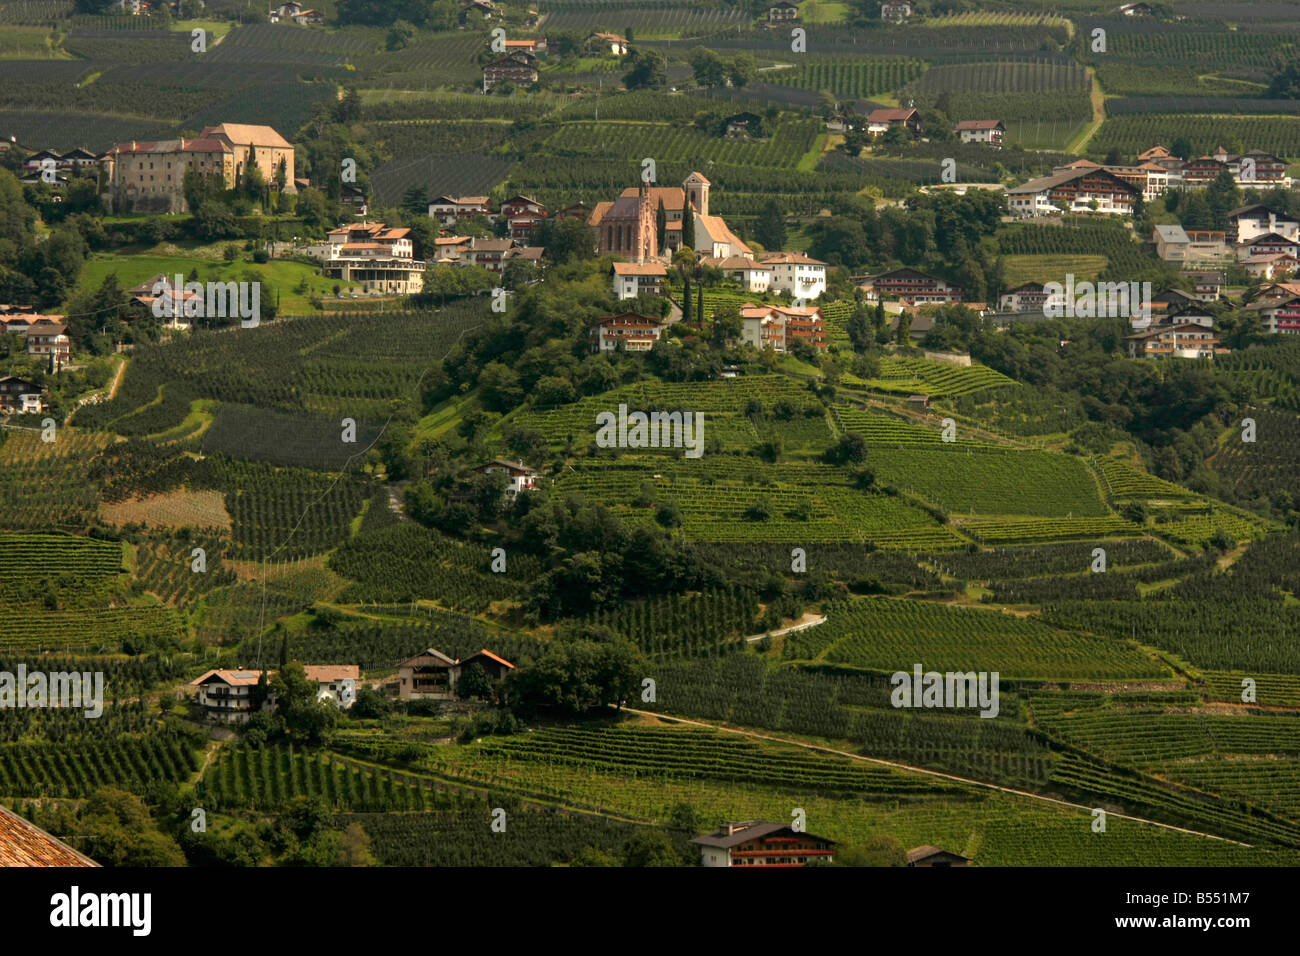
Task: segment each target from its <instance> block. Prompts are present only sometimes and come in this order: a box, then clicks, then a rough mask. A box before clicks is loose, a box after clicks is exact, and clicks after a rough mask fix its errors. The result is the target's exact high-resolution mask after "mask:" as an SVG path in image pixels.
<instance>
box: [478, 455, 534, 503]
mask: <svg viewBox="0 0 1300 956" xmlns="http://www.w3.org/2000/svg"><path fill="white" fill-rule="evenodd" d="M474 470H475V471H476V472H478V473H479V474H480V475H505V476H506V479H507V481H508V484H507V485H506V495H507V496H508V497H511V498H513V497H514V496H515V495H517V494H520V493H521V492H524V491H532V490H533V489H534V488H535V487H537V472H536V471H534V470H533V469H531V468H529V467H528V466H527V465H525V464H524V463H523V462H522V461H506V460H505V459H504V458H494V459H493V460H492V461H490V462H488V463H487V464H486V465H479V466H478V467H477V468H475V469H474Z"/></svg>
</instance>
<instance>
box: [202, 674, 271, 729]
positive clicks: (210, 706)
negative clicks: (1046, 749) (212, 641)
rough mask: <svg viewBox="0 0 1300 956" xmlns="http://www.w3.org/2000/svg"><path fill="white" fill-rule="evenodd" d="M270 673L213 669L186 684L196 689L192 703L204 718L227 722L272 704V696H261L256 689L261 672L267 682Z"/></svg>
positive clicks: (242, 719)
mask: <svg viewBox="0 0 1300 956" xmlns="http://www.w3.org/2000/svg"><path fill="white" fill-rule="evenodd" d="M271 673H272V672H271V671H260V670H226V669H225V668H214V669H213V670H210V671H208V672H207V673H206V674H204V675H202V676H201V677H197V678H195V679H194V680H192V681H190V686H191V687H195V688H197V689H198V692H197V694H196V696H195V703H196V704H197V706H198V708H199V711H200V712H201V713H202V714H203V715H204V716H205V717H206V718H207V719H208V720H216V721H220V722H222V723H228V724H234V723H243V722H244V721H246V720H248V718H249V717H251V716H252V715H253V714H254V712H256V711H258V710H261V709H262V707H264V706H266V705H268V704H270V705H272V706H273V705H274V699H273V698H272V697H271V696H270V695H269V693H268V695H267V696H266V697H263V695H262V694H261V693H260V692H259V690H258V684H259V682H260V681H261V679H262V675H263V674H265V675H266V679H267V681H270V679H271Z"/></svg>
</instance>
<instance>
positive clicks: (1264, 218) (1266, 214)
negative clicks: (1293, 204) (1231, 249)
mask: <svg viewBox="0 0 1300 956" xmlns="http://www.w3.org/2000/svg"><path fill="white" fill-rule="evenodd" d="M1228 230H1229V232H1231V233H1232V238H1233V241H1234V242H1250V241H1251V240H1252V239H1255V238H1258V237H1259V236H1267V235H1269V234H1270V233H1275V234H1277V235H1279V236H1282V237H1283V238H1285V239H1292V240H1296V239H1300V222H1297V221H1296V220H1294V219H1292V218H1291V217H1290V216H1288V215H1287V214H1286V213H1284V212H1281V211H1279V210H1277V209H1274V208H1273V207H1272V206H1265V205H1263V204H1262V203H1256V204H1254V205H1252V206H1241V207H1239V208H1237V209H1234V210H1232V211H1231V212H1230V213H1228Z"/></svg>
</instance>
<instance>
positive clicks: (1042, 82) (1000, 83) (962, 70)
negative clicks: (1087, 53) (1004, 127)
mask: <svg viewBox="0 0 1300 956" xmlns="http://www.w3.org/2000/svg"><path fill="white" fill-rule="evenodd" d="M912 89H913V90H915V91H916V92H918V93H940V92H943V91H945V90H950V91H952V92H956V93H1021V94H1023V93H1028V94H1039V93H1055V92H1062V91H1064V92H1079V91H1086V90H1087V89H1088V72H1087V70H1086V69H1085V68H1084V67H1083V66H1081V65H1080V64H1079V63H1078V62H1077V61H1075V60H1066V59H1060V60H1057V59H1043V60H1038V59H1034V60H1030V61H1027V62H1026V61H1019V60H1000V61H998V62H994V63H963V64H961V65H960V66H936V67H933V68H931V69H929V70H927V71H926V72H925V73H924V74H922V75H921V76H920V77H919V78H918V79H917V80H915V82H913V84H912Z"/></svg>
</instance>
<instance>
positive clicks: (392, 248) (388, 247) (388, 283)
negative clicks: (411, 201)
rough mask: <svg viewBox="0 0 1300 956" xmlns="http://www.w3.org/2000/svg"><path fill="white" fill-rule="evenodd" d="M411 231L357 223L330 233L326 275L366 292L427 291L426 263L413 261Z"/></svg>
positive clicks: (368, 223)
mask: <svg viewBox="0 0 1300 956" xmlns="http://www.w3.org/2000/svg"><path fill="white" fill-rule="evenodd" d="M414 255H415V246H414V243H413V241H412V239H411V230H410V229H406V228H400V229H398V228H389V227H388V226H385V225H384V224H383V223H382V222H358V223H352V224H351V225H347V226H343V227H341V228H339V229H333V230H331V231H330V233H329V258H328V259H326V261H325V264H324V267H323V269H322V271H323V273H324V275H325V276H326V277H328V278H331V279H338V280H340V281H341V282H345V283H348V284H356V285H360V286H361V287H362V289H363V290H364V291H366V292H374V293H381V294H388V295H414V294H415V293H417V292H420V291H422V290H423V289H424V269H425V263H424V260H422V259H416V258H414Z"/></svg>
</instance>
